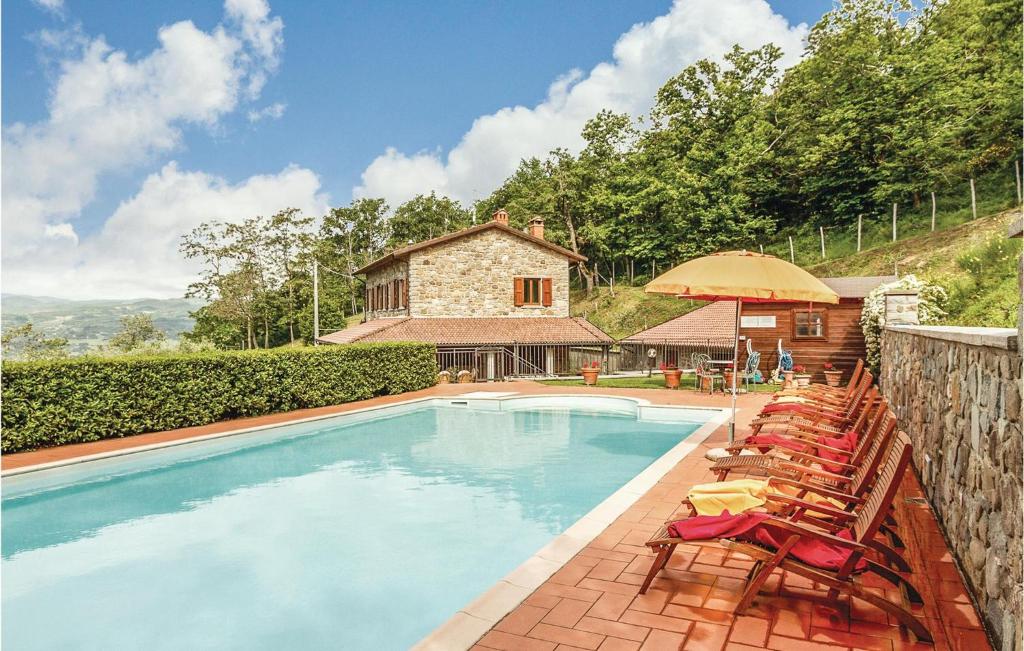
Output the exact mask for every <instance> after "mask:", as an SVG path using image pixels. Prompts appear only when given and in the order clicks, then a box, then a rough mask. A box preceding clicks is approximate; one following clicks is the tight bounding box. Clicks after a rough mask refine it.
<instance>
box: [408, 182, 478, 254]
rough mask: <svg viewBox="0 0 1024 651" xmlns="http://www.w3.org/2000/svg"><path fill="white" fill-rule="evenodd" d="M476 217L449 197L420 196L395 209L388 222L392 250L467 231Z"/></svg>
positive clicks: (435, 195)
mask: <svg viewBox="0 0 1024 651" xmlns="http://www.w3.org/2000/svg"><path fill="white" fill-rule="evenodd" d="M472 217H473V214H472V213H471V212H470V211H468V210H466V209H465V208H463V207H462V206H461V205H460V204H459V202H458V201H454V200H452V199H449V198H448V197H444V196H440V197H439V196H438V195H437V194H436V193H434V192H431V193H430V194H429V195H422V194H421V195H418V196H416V197H413V198H412V199H410V200H409V201H406V202H405V203H403V204H402V205H401V206H399V207H398V208H397V209H396V210H395V214H394V215H392V216H391V218H390V219H389V220H388V247H389V248H392V249H398V248H401V247H403V246H406V245H407V244H411V243H413V242H420V241H422V240H429V239H432V238H434V237H437V236H439V235H444V234H446V233H451V232H453V231H457V230H461V229H463V228H466V227H467V226H469V225H470V223H471V222H472Z"/></svg>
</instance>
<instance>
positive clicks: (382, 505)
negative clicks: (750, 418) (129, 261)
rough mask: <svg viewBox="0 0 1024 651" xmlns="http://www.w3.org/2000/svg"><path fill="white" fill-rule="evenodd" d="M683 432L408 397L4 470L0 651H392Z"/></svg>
mask: <svg viewBox="0 0 1024 651" xmlns="http://www.w3.org/2000/svg"><path fill="white" fill-rule="evenodd" d="M698 426H699V425H697V424H687V423H671V424H668V423H657V422H644V421H640V420H638V419H637V418H636V417H635V416H632V415H625V414H614V413H604V412H594V411H590V412H587V411H577V410H568V409H535V410H523V411H485V410H476V409H469V408H466V407H454V406H443V407H423V408H417V409H415V410H413V411H406V413H399V414H396V415H391V416H386V417H380V418H374V419H372V420H364V421H362V422H351V419H349V420H348V421H346V419H345V418H344V417H342V418H339V419H332V420H327V421H318V422H315V423H310V424H306V425H302V426H292V427H289V428H285V429H281V430H279V431H274V432H266V431H265V432H261V433H259V434H258V435H242V436H237V437H228V438H226V439H218V440H217V441H210V442H205V443H197V444H190V445H184V446H177V447H175V448H171V449H168V450H161V451H156V452H150V453H144V454H136V455H130V456H127V457H119V458H118V459H117V460H114V461H104V462H100V463H98V464H80V465H79V466H77V467H72V468H70V469H67V470H64V469H62V470H60V471H56V473H55V475H56V477H57V479H56V480H54V479H52V478H51V479H47V480H45V482H43V483H42V484H39V483H38V482H36V485H33V480H29V481H27V482H26V481H24V480H23V479H22V478H15V480H14V481H5V485H4V499H3V507H2V508H3V532H2V533H3V539H2V555H3V560H2V600H3V603H2V605H3V611H2V612H3V621H2V625H3V627H2V629H3V633H2V642H3V648H4V649H5V650H7V649H10V650H12V651H23V650H31V649H105V650H112V649H146V650H147V651H155V650H157V649H175V650H180V649H387V648H395V649H400V648H406V647H408V646H409V645H411V644H413V643H415V642H416V641H417V640H418V639H420V638H421V637H422V636H424V635H426V634H427V633H429V632H430V631H431V630H432V629H434V628H435V627H437V626H438V625H440V624H441V623H443V622H444V621H445V620H446V619H447V618H448V617H450V616H451V615H452V614H453V613H454V612H456V611H457V610H458V609H459V608H460V607H462V606H463V605H465V604H466V603H467V602H468V601H470V600H471V599H473V598H474V597H475V596H476V595H478V594H479V593H481V592H482V591H483V590H485V589H487V588H488V587H490V586H491V585H492V584H493V583H494V582H495V581H497V580H498V579H500V578H501V577H502V576H504V575H505V574H507V573H508V572H509V571H511V570H512V569H514V568H515V567H516V566H517V565H519V564H520V563H521V562H523V561H524V560H526V559H527V558H528V557H529V556H530V555H531V554H533V553H534V552H535V551H537V550H538V549H539V548H540V547H542V546H543V545H545V544H546V543H547V542H548V541H550V540H551V538H552V537H553V536H555V535H557V534H559V533H561V532H562V531H563V530H564V529H566V528H567V527H568V526H569V525H571V524H572V523H573V522H575V521H576V520H577V519H579V518H580V517H581V516H583V515H584V514H586V513H587V512H588V511H589V510H590V509H592V508H593V507H594V506H596V505H597V504H599V503H600V502H601V501H602V500H604V499H605V498H606V497H608V496H609V495H610V494H611V493H613V492H614V491H615V490H617V489H618V488H619V487H620V486H622V485H623V484H625V483H626V482H627V481H629V480H630V479H631V478H633V477H634V476H636V475H637V474H638V473H639V472H640V471H642V470H643V469H644V468H645V467H647V466H648V465H649V464H650V463H651V462H652V461H653V460H654V459H656V458H658V457H659V456H661V455H662V454H664V453H665V452H667V451H668V450H669V449H671V448H672V447H673V446H675V445H676V444H677V443H679V442H680V440H682V439H684V438H685V437H686V436H688V435H689V434H690V433H691V432H692V431H693V430H694V429H696V428H697V427H698Z"/></svg>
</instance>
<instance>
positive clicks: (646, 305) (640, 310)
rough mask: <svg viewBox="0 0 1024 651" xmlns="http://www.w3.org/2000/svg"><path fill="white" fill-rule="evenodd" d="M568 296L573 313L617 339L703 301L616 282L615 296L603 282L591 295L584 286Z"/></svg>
mask: <svg viewBox="0 0 1024 651" xmlns="http://www.w3.org/2000/svg"><path fill="white" fill-rule="evenodd" d="M569 298H570V301H569V302H570V304H571V305H572V314H573V316H585V317H587V319H588V320H589V321H590V322H591V323H593V324H594V325H596V326H597V327H599V328H601V329H602V330H604V331H605V332H607V333H608V334H609V335H611V336H612V337H615V338H616V339H619V338H622V337H627V336H629V335H631V334H633V333H634V332H638V331H640V330H644V329H646V328H650V327H651V326H655V325H657V324H659V323H662V322H664V321H668V320H669V319H673V318H675V317H677V316H679V315H680V314H686V313H687V312H690V311H691V310H695V309H697V308H698V307H700V306H701V305H704V303H702V302H700V301H687V300H680V299H678V298H674V297H672V296H660V295H658V294H645V293H644V289H643V287H629V286H628V285H616V287H615V295H614V296H612V293H611V290H609V289H608V287H607V286H601V287H598V288H597V289H595V290H594V292H593V293H592V294H591V295H590V296H587V295H586V292H584V291H582V290H573V292H572V295H571V296H570V297H569Z"/></svg>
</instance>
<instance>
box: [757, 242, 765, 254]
mask: <svg viewBox="0 0 1024 651" xmlns="http://www.w3.org/2000/svg"><path fill="white" fill-rule="evenodd" d="M757 248H759V249H761V255H764V245H763V244H758V245H757Z"/></svg>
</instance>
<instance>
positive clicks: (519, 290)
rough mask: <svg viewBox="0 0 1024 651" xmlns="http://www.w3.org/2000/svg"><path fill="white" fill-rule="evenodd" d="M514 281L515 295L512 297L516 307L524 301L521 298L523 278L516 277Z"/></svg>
mask: <svg viewBox="0 0 1024 651" xmlns="http://www.w3.org/2000/svg"><path fill="white" fill-rule="evenodd" d="M515 281H516V284H515V297H514V298H515V305H516V307H520V306H522V304H523V302H524V299H523V279H522V278H516V279H515Z"/></svg>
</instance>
